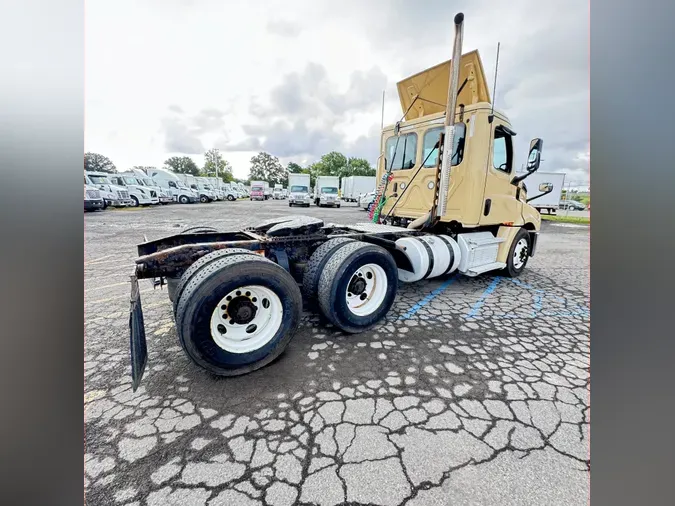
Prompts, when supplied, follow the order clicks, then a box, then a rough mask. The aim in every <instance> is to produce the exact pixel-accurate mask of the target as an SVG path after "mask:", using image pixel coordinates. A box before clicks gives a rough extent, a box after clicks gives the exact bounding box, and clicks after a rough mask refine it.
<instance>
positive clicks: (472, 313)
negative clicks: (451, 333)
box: [465, 276, 502, 318]
mask: <svg viewBox="0 0 675 506" xmlns="http://www.w3.org/2000/svg"><path fill="white" fill-rule="evenodd" d="M501 280H502V278H501V276H496V277H495V278H494V279H493V280H492V282H491V283H490V284H489V285H488V287H487V288H486V289H485V291H484V292H483V294H482V295H481V296H480V298H479V299H478V301H477V302H476V303H475V304H474V305H473V307H472V308H471V311H469V314H468V315H466V316H465V318H473V317H474V316H476V313H478V310H479V309H480V308H481V307H483V304H484V303H485V299H487V298H488V297H489V296H490V294H491V293H492V292H494V291H495V289H496V288H497V285H498V284H499V282H500V281H501Z"/></svg>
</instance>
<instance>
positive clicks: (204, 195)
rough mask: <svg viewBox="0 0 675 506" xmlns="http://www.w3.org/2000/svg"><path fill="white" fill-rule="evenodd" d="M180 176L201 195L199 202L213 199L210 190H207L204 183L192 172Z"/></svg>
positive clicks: (203, 202)
mask: <svg viewBox="0 0 675 506" xmlns="http://www.w3.org/2000/svg"><path fill="white" fill-rule="evenodd" d="M178 177H179V178H180V179H181V180H182V181H183V182H184V183H185V184H186V185H187V186H188V187H190V189H192V190H193V191H194V192H195V193H197V195H198V196H199V202H201V203H202V204H205V203H207V202H211V201H212V200H213V196H212V194H211V192H210V191H206V190H205V189H204V188H203V185H202V184H201V183H200V182H199V181H198V180H197V178H196V177H195V176H193V175H192V174H178Z"/></svg>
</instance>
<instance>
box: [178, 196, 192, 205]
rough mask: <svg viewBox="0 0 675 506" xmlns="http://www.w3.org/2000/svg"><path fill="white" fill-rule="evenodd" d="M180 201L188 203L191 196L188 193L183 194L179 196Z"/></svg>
mask: <svg viewBox="0 0 675 506" xmlns="http://www.w3.org/2000/svg"><path fill="white" fill-rule="evenodd" d="M178 202H180V203H181V204H188V203H189V202H190V198H189V197H188V196H187V195H181V196H180V197H178Z"/></svg>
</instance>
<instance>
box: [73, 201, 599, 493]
mask: <svg viewBox="0 0 675 506" xmlns="http://www.w3.org/2000/svg"><path fill="white" fill-rule="evenodd" d="M285 213H293V214H298V215H300V214H305V215H312V216H316V217H320V218H323V219H324V220H325V221H326V222H327V223H328V222H333V223H356V222H359V221H367V215H366V213H365V211H362V210H358V209H357V208H356V207H348V206H347V205H346V204H343V206H342V208H341V209H325V208H317V207H314V206H312V207H311V208H309V209H306V208H289V207H288V203H287V201H267V202H250V201H238V202H218V203H211V204H195V205H170V206H164V207H159V208H143V209H132V210H112V211H104V212H95V213H87V214H85V265H84V270H85V364H84V368H85V392H84V404H85V430H86V441H85V490H86V503H87V504H88V505H90V506H92V505H103V504H105V505H107V504H111V505H112V504H115V505H118V504H119V505H122V504H124V505H146V504H147V505H151V506H160V505H172V504H176V505H180V506H197V505H206V504H208V505H212V506H216V505H220V506H225V505H228V506H230V505H232V506H249V505H251V506H252V505H269V506H282V505H288V506H290V505H293V504H318V505H325V506H328V505H337V504H369V505H398V504H406V505H410V506H412V505H415V506H427V505H443V506H445V505H448V504H452V505H453V506H457V505H495V504H499V505H510V504H513V505H519V506H522V505H543V504H546V505H565V506H573V505H585V504H587V503H588V501H589V469H590V460H589V459H590V456H589V448H590V445H589V422H590V413H589V409H590V408H589V385H590V380H589V348H590V347H589V309H588V308H589V229H588V227H586V226H582V225H570V224H555V223H544V224H543V225H542V233H541V235H540V239H539V243H538V250H537V253H536V256H535V257H534V258H531V259H530V262H529V264H528V267H527V269H526V270H525V272H524V273H523V274H522V275H521V276H520V277H519V278H516V279H509V278H502V277H499V276H495V275H483V276H480V277H478V278H466V277H462V276H453V277H446V278H440V279H435V280H431V281H426V282H419V283H415V284H411V285H407V284H401V285H400V287H399V291H398V296H397V299H396V302H395V304H394V307H393V308H392V310H391V311H390V313H389V314H388V316H387V318H386V321H384V322H382V323H381V324H380V325H378V326H377V327H376V328H375V329H373V330H371V331H369V332H366V333H362V334H358V335H347V334H343V333H341V332H338V331H336V330H335V329H334V328H332V327H330V326H328V325H326V324H325V323H324V322H322V321H321V319H320V318H319V317H318V316H317V315H316V314H315V313H312V312H306V313H305V315H304V318H303V322H302V323H301V326H300V328H299V330H298V332H297V334H296V335H295V338H294V339H293V341H292V342H291V344H290V345H289V346H288V348H287V349H286V351H285V353H284V354H282V356H281V357H280V358H279V359H278V360H277V361H275V362H274V363H272V364H271V365H269V366H267V367H265V368H263V369H261V370H258V371H256V372H254V373H252V374H249V375H246V376H241V377H237V378H217V377H214V376H212V375H211V374H209V373H207V372H205V371H203V370H201V369H200V368H198V367H197V366H196V365H194V364H193V363H192V362H190V361H189V359H188V358H187V357H186V355H185V354H184V353H183V351H182V349H181V348H180V345H179V343H178V339H177V337H176V332H175V329H174V327H173V317H172V311H171V304H170V302H169V299H168V297H167V294H166V289H164V290H160V289H156V290H153V288H152V286H151V285H150V281H148V280H141V281H140V288H141V295H142V300H143V309H144V313H145V325H146V333H147V337H148V352H149V358H148V366H147V369H146V373H145V377H144V379H143V382H142V383H141V387H140V388H139V390H138V391H137V392H135V393H133V392H132V390H131V379H130V374H129V372H130V365H129V350H128V340H129V338H128V307H129V275H130V274H131V272H132V267H133V262H134V258H135V257H136V254H137V253H136V245H137V244H138V243H140V242H143V236H144V234H145V235H147V238H148V239H155V238H158V237H161V236H163V235H168V234H173V233H178V232H180V231H181V230H182V229H183V228H187V227H191V226H195V225H208V226H213V227H216V228H218V229H221V230H227V229H238V228H240V227H243V226H248V225H253V224H255V223H257V222H259V221H262V220H265V219H268V218H273V217H277V216H280V215H283V214H285Z"/></svg>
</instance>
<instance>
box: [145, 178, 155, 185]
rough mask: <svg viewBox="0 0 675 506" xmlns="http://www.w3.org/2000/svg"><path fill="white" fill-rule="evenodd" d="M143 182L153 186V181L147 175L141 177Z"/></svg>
mask: <svg viewBox="0 0 675 506" xmlns="http://www.w3.org/2000/svg"><path fill="white" fill-rule="evenodd" d="M143 182H144V183H145V186H155V182H154V181H153V180H152V179H150V178H149V177H146V178H143Z"/></svg>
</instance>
